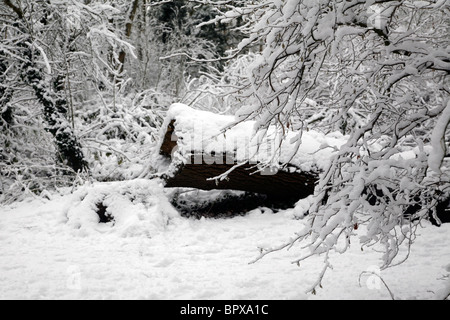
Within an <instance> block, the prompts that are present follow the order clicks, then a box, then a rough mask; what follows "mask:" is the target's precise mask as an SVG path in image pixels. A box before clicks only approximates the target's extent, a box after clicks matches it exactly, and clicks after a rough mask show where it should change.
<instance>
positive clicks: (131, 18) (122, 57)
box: [119, 0, 139, 74]
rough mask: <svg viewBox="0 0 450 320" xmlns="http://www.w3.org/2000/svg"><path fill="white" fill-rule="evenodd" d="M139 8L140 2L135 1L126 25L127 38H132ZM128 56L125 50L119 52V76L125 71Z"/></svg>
mask: <svg viewBox="0 0 450 320" xmlns="http://www.w3.org/2000/svg"><path fill="white" fill-rule="evenodd" d="M138 7H139V0H134V2H133V6H132V7H131V11H130V15H129V17H128V21H127V23H126V25H125V36H126V37H127V38H129V37H130V36H131V31H132V29H133V22H134V18H135V17H136V12H137V9H138ZM126 56H127V54H126V52H125V51H124V50H122V51H120V52H119V63H120V66H119V68H120V69H119V74H122V73H123V71H124V64H125V58H126Z"/></svg>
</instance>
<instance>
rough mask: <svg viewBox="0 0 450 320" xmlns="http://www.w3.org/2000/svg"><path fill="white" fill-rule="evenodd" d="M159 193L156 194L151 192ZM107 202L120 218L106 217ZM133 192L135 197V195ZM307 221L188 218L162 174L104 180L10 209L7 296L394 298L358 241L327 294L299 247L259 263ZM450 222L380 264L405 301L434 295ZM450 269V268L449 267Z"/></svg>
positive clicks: (0, 258)
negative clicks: (316, 286) (101, 208)
mask: <svg viewBox="0 0 450 320" xmlns="http://www.w3.org/2000/svg"><path fill="white" fill-rule="evenodd" d="M149 194H150V195H149ZM98 199H102V201H103V203H105V204H107V205H108V207H109V208H110V210H111V213H112V214H113V215H114V217H115V219H116V221H115V223H114V224H113V223H110V224H107V225H99V224H98V223H97V222H96V219H97V217H96V215H95V212H94V211H93V205H95V203H96V201H98ZM130 199H131V200H130ZM301 227H302V221H301V220H295V219H293V214H292V212H291V211H289V210H288V211H284V212H280V213H277V214H273V213H271V212H270V211H265V212H264V210H254V211H253V212H251V213H249V214H248V215H246V216H244V217H236V218H233V219H220V220H215V219H202V220H194V219H186V218H182V217H180V216H179V215H178V214H177V212H175V211H174V209H173V208H172V207H171V206H170V204H169V203H168V201H167V198H166V197H165V196H164V191H163V190H162V188H161V187H160V186H159V185H158V184H157V183H156V182H154V181H138V182H134V183H123V184H118V183H112V184H96V185H94V186H86V187H83V188H81V189H80V190H78V191H77V192H75V193H74V194H73V195H66V196H59V195H58V196H57V195H55V196H53V197H52V199H51V200H32V201H28V202H22V203H15V204H13V205H10V206H6V207H5V206H4V207H0V299H170V300H173V299H193V300H200V299H202V300H203V299H212V300H215V299H226V300H230V299H231V300H241V299H252V300H259V299H269V300H271V299H389V298H390V295H389V293H388V291H387V289H386V288H385V287H384V286H383V284H382V283H381V281H380V280H379V278H377V277H375V276H368V275H364V276H362V277H361V281H359V276H360V274H361V273H362V272H364V271H369V272H377V265H379V258H380V255H379V253H376V252H374V251H370V250H365V251H361V249H360V247H359V246H358V244H357V243H356V242H357V240H356V239H355V240H354V242H355V243H354V246H353V247H352V249H351V251H350V252H348V253H347V254H344V255H336V256H334V257H333V260H332V263H333V266H334V269H333V270H332V271H329V272H328V273H327V275H326V276H325V279H324V281H323V289H320V290H318V291H317V295H306V294H305V293H304V292H305V291H306V290H307V289H308V288H309V286H311V285H312V284H313V282H314V281H315V280H316V277H317V276H318V273H319V272H320V270H321V268H322V260H321V259H312V260H310V261H309V262H305V263H303V264H302V265H301V267H300V268H299V267H298V266H297V265H294V264H291V263H290V262H291V261H292V260H294V259H295V258H298V252H297V251H296V250H295V248H293V249H292V250H290V251H282V252H279V253H275V254H273V255H269V256H267V257H265V258H264V259H263V260H261V261H259V262H258V263H256V264H249V262H250V261H252V260H253V259H254V258H255V257H257V256H258V247H261V246H272V245H276V244H280V243H282V242H284V241H285V240H286V239H288V238H289V237H290V236H291V235H293V233H294V232H296V231H298V230H300V229H301ZM449 231H450V225H446V226H444V227H441V228H436V227H433V226H431V225H425V227H424V228H423V229H421V230H420V231H419V233H420V237H419V238H418V239H417V241H416V243H415V245H414V246H413V250H412V253H411V256H410V259H409V260H408V261H407V262H406V263H404V264H402V265H400V266H398V267H395V268H391V269H388V270H385V271H382V272H381V277H382V278H383V280H384V281H385V282H386V284H387V285H388V286H389V288H390V290H391V291H392V293H393V294H394V295H395V297H396V298H399V299H432V298H434V297H435V293H437V292H438V290H439V289H441V288H443V287H444V286H445V282H444V281H443V280H442V279H441V278H442V277H443V276H444V275H446V274H448V272H450V270H448V269H449V264H450V252H449V247H448V243H449V242H450V232H449ZM445 268H446V269H447V270H446V269H445Z"/></svg>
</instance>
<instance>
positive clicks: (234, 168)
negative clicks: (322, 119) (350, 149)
mask: <svg viewBox="0 0 450 320" xmlns="http://www.w3.org/2000/svg"><path fill="white" fill-rule="evenodd" d="M255 124H256V122H254V121H244V122H238V121H236V119H235V117H234V116H226V115H217V114H214V113H211V112H205V111H199V110H194V109H192V108H190V107H188V106H186V105H182V104H175V105H173V106H171V108H170V109H169V111H168V114H167V117H166V120H165V123H164V124H163V127H162V128H163V129H162V131H161V135H160V145H159V148H157V149H158V151H159V153H160V154H159V160H160V161H159V163H160V164H161V168H160V173H161V175H162V176H163V177H164V179H165V181H166V187H186V188H197V189H202V190H213V189H220V190H224V189H233V190H241V191H249V192H256V193H264V194H267V195H269V196H274V197H277V198H297V199H300V198H305V197H307V196H308V195H311V194H313V193H314V188H315V184H316V182H317V181H318V177H319V174H320V172H321V170H322V169H323V168H325V167H326V165H327V163H328V161H329V159H330V158H331V156H332V154H333V153H334V152H336V150H337V148H338V147H339V146H340V145H342V144H344V143H345V139H344V137H343V136H342V135H341V134H340V133H333V134H330V135H325V134H323V133H321V132H317V131H308V132H306V131H305V132H303V133H302V134H299V132H294V131H290V129H289V128H285V130H286V131H287V132H286V131H285V132H279V131H277V130H276V129H275V128H270V129H269V130H267V131H265V132H264V133H263V134H261V133H258V134H257V130H256V129H257V128H256V127H255Z"/></svg>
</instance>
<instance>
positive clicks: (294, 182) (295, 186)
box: [164, 156, 318, 199]
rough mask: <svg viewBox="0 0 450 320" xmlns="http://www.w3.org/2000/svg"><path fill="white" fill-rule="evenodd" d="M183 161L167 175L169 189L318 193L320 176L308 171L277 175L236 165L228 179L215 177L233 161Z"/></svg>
mask: <svg viewBox="0 0 450 320" xmlns="http://www.w3.org/2000/svg"><path fill="white" fill-rule="evenodd" d="M191 160H192V161H190V162H189V163H191V164H182V165H180V167H179V168H178V170H177V171H176V172H175V174H173V175H172V176H165V177H164V180H165V181H166V187H168V188H179V187H183V188H196V189H201V190H240V191H248V192H254V193H263V194H266V195H268V196H270V197H275V198H277V199H285V198H286V199H294V198H295V199H301V198H305V197H307V196H309V195H311V194H313V193H314V187H315V184H316V182H317V181H318V176H317V175H315V174H312V173H308V172H289V171H278V172H277V173H275V174H265V173H264V172H256V171H257V168H255V166H253V165H250V164H245V165H242V166H236V168H235V169H234V170H233V171H231V173H229V174H228V175H227V178H226V179H224V180H220V179H216V180H211V179H212V178H215V177H218V176H220V175H222V174H223V173H224V172H227V171H229V170H231V169H233V167H235V166H234V165H232V164H225V163H224V164H216V163H214V164H206V163H202V164H194V156H192V159H191Z"/></svg>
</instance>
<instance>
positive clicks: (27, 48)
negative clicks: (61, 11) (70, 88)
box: [21, 41, 87, 172]
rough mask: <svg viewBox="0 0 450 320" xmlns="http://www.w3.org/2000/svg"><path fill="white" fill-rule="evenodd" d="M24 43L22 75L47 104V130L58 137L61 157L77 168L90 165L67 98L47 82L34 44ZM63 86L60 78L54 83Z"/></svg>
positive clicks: (45, 107)
mask: <svg viewBox="0 0 450 320" xmlns="http://www.w3.org/2000/svg"><path fill="white" fill-rule="evenodd" d="M30 43H32V41H30ZM22 46H24V52H23V57H24V58H25V59H26V60H27V61H26V62H25V63H24V64H23V65H22V68H21V69H22V72H23V74H22V77H23V78H24V79H25V80H26V81H27V82H28V84H30V85H31V87H32V88H33V90H34V93H35V95H36V97H37V99H38V101H39V102H40V103H41V104H42V105H43V107H44V119H45V121H46V122H47V125H48V127H47V130H48V131H49V132H50V133H51V134H52V135H53V137H54V138H55V143H56V146H57V148H58V151H59V158H60V160H62V162H65V163H66V164H67V165H68V166H69V167H71V168H72V169H73V170H74V171H75V172H79V171H83V170H84V169H87V163H86V162H85V160H84V155H83V152H82V150H81V145H80V143H79V142H78V140H77V138H76V137H75V133H74V132H73V129H72V127H71V126H70V123H69V121H68V120H67V117H66V116H67V101H66V100H65V99H64V98H61V97H58V96H57V95H55V94H54V92H52V90H51V89H50V88H49V86H48V85H46V84H45V82H44V80H43V76H42V74H41V71H40V70H39V69H38V68H37V67H36V63H35V62H34V57H33V49H32V45H27V44H25V43H24V44H22ZM60 86H61V83H60V81H59V80H58V79H57V80H56V82H55V83H54V87H55V89H56V90H60V89H61V87H60Z"/></svg>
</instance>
